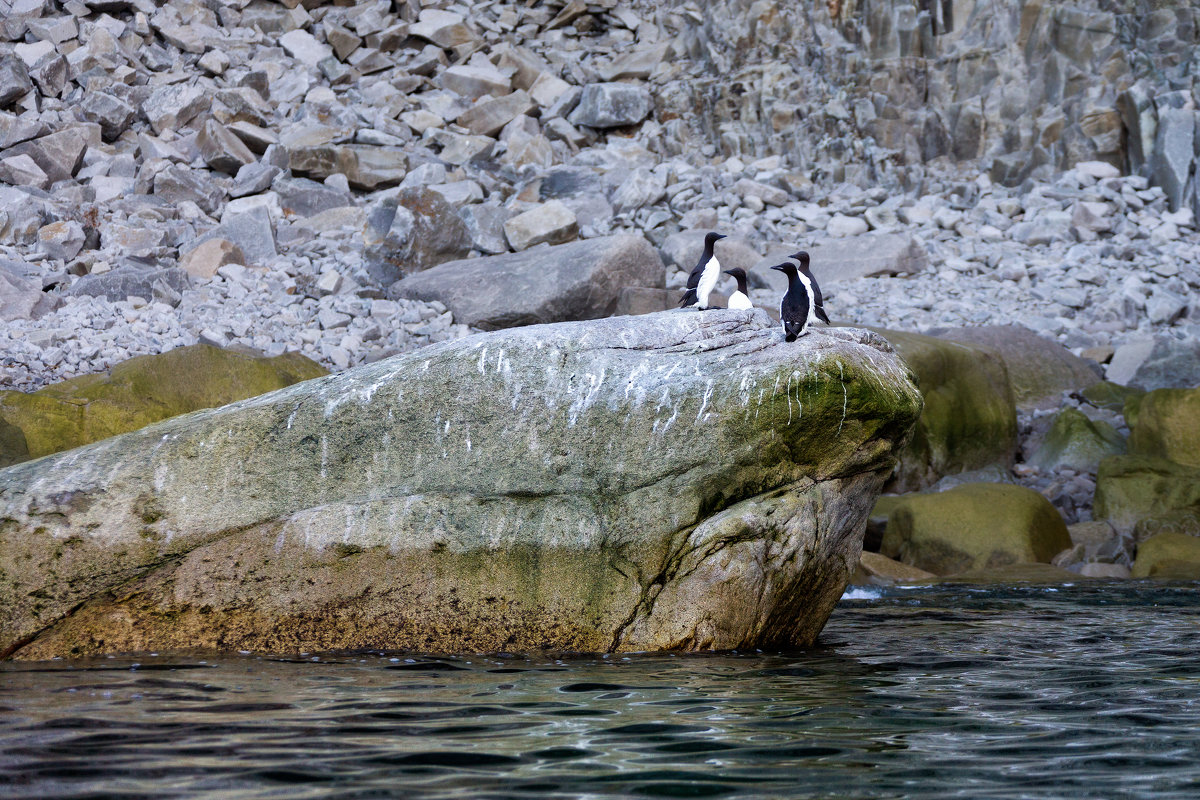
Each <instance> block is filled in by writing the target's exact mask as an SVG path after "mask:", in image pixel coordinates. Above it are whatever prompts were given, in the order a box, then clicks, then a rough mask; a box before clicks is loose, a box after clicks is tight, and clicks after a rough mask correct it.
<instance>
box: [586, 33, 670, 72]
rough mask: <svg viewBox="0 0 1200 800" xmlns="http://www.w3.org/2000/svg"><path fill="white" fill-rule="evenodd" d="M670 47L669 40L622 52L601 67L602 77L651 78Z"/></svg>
mask: <svg viewBox="0 0 1200 800" xmlns="http://www.w3.org/2000/svg"><path fill="white" fill-rule="evenodd" d="M670 48H671V45H670V43H669V42H661V43H659V44H653V45H650V46H648V47H640V48H638V49H636V50H632V51H630V52H628V53H622V54H621V55H619V56H617V57H616V58H614V59H613V61H612V63H611V64H609V65H608V66H605V67H601V68H600V77H601V78H603V79H604V80H606V81H620V80H626V79H628V78H639V79H645V78H649V77H650V75H651V74H653V72H654V70H655V69H656V68H657V67H658V65H659V64H661V63H662V61H663V59H664V58H666V56H667V53H668V52H669V51H670Z"/></svg>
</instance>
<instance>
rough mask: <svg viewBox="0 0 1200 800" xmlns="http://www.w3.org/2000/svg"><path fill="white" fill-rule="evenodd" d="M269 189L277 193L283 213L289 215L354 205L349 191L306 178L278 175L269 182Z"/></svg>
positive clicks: (303, 215)
mask: <svg viewBox="0 0 1200 800" xmlns="http://www.w3.org/2000/svg"><path fill="white" fill-rule="evenodd" d="M271 189H272V190H273V191H274V192H275V194H276V195H278V197H279V205H280V207H281V208H282V209H283V213H284V214H286V215H288V216H289V217H311V216H312V215H314V214H320V213H321V212H323V211H329V210H331V209H334V208H344V207H346V206H352V205H354V196H353V195H352V194H350V193H349V192H346V191H343V190H339V189H335V188H333V187H332V186H326V185H325V184H323V183H317V182H316V181H312V180H309V179H308V178H285V177H279V178H276V179H275V181H274V182H273V183H272V184H271Z"/></svg>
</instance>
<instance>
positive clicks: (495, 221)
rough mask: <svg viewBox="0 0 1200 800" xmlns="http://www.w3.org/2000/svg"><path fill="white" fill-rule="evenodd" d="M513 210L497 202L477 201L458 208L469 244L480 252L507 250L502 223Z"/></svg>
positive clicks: (488, 252)
mask: <svg viewBox="0 0 1200 800" xmlns="http://www.w3.org/2000/svg"><path fill="white" fill-rule="evenodd" d="M514 213H515V212H513V211H512V209H509V208H505V207H504V206H501V205H499V204H498V203H477V204H472V205H468V206H463V207H462V208H460V209H459V210H458V216H459V219H461V220H462V221H463V224H464V225H466V226H467V231H468V232H469V233H470V235H471V244H472V245H473V246H474V248H475V249H476V250H478V251H480V252H481V253H485V254H487V255H498V254H500V253H507V252H508V238H507V237H506V236H505V235H504V223H505V222H507V221H508V220H509V219H510V218H511V217H512V216H513V215H514Z"/></svg>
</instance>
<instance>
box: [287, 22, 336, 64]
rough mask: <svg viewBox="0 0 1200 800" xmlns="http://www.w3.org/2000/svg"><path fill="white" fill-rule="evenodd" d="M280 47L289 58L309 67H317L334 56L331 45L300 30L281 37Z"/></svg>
mask: <svg viewBox="0 0 1200 800" xmlns="http://www.w3.org/2000/svg"><path fill="white" fill-rule="evenodd" d="M279 45H280V47H282V48H283V49H284V51H286V52H287V54H288V55H289V56H291V57H292V58H294V59H296V60H297V61H299V62H300V63H302V64H304V65H305V66H308V67H315V66H317V64H319V63H321V62H322V61H324V60H325V59H327V58H330V57H331V56H332V55H333V50H332V48H330V47H329V45H327V44H322V43H321V42H318V41H317V39H316V37H315V36H313V35H312V34H311V33H309V32H308V31H304V30H299V29H297V30H292V31H288V32H287V33H285V34H283V35H282V36H280V37H279Z"/></svg>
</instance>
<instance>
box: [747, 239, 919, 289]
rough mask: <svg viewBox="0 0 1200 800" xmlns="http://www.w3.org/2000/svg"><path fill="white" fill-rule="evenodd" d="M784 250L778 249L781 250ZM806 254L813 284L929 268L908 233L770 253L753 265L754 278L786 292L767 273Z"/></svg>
mask: <svg viewBox="0 0 1200 800" xmlns="http://www.w3.org/2000/svg"><path fill="white" fill-rule="evenodd" d="M783 249H784V248H780V250H783ZM800 249H804V250H807V251H808V255H809V258H810V259H811V261H810V264H811V267H812V272H813V275H815V276H816V278H817V283H819V284H820V285H822V286H825V285H826V284H835V283H843V282H846V281H853V280H857V279H858V278H872V277H876V276H879V275H909V274H912V273H917V272H923V271H924V270H925V269H926V267H928V266H929V255H928V254H927V253H926V252H925V248H924V247H923V246H922V245H921V243H920V242H919V241H917V239H916V237H914V236H913V235H912V234H910V233H864V234H861V235H858V236H845V237H841V238H829V239H822V240H821V241H819V242H815V243H813V244H811V245H809V246H807V247H805V248H800V247H796V248H787V249H786V252H780V250H776V249H774V248H773V249H772V251H771V252H770V253H769V254H768V256H767V258H764V259H762V260H761V261H759V262H758V263H757V264H755V265H754V267H753V270H754V274H755V276H757V277H762V278H763V279H764V280H765V281H766V282H767V283H768V284H770V286H771V288H772V289H775V290H777V291H780V292H786V291H787V277H786V276H784V274H783V273H782V272H776V271H774V270H772V269H770V267H771V266H773V265H774V264H778V263H779V262H780V261H782V260H783V257H786V256H788V255H791V254H792V253H794V252H796V250H800Z"/></svg>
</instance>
